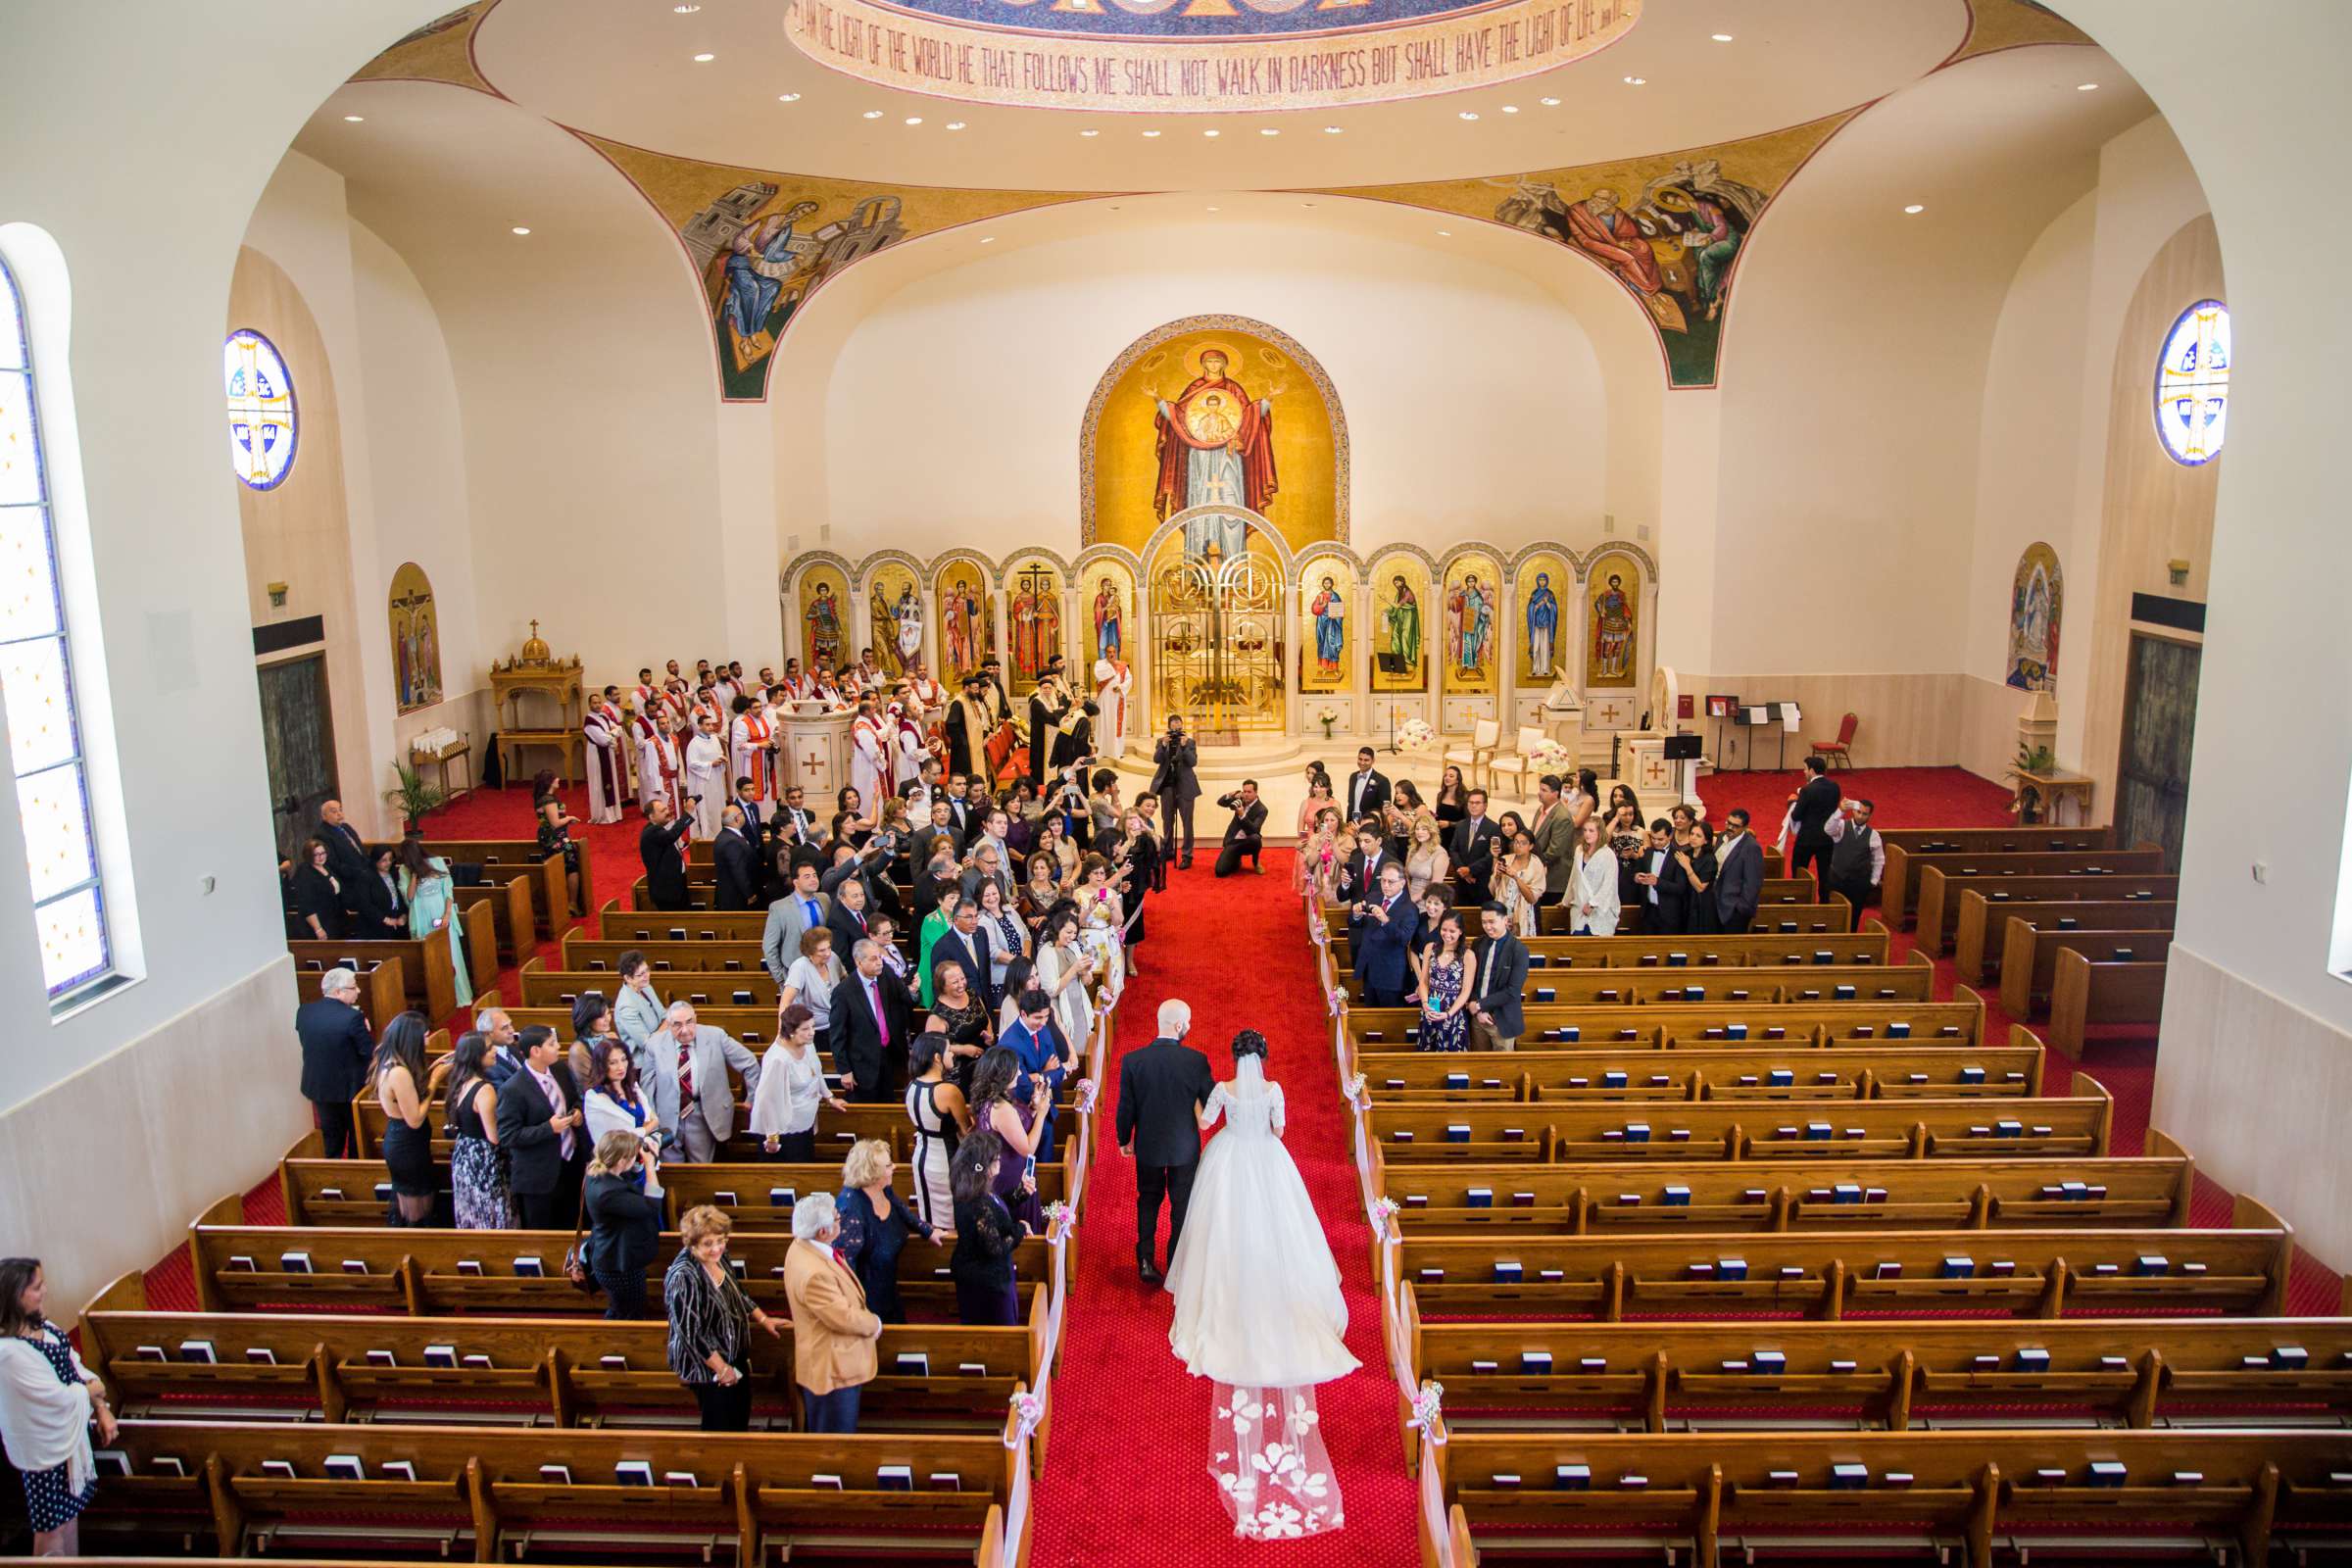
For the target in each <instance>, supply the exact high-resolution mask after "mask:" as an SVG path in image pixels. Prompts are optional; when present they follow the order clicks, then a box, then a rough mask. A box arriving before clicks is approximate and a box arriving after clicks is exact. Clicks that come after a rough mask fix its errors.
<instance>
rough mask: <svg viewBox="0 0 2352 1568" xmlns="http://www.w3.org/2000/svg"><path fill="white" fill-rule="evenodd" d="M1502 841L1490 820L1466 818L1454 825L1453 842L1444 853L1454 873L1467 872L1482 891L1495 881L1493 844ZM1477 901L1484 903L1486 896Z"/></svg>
mask: <svg viewBox="0 0 2352 1568" xmlns="http://www.w3.org/2000/svg"><path fill="white" fill-rule="evenodd" d="M1501 837H1502V829H1501V828H1500V827H1497V826H1496V825H1495V819H1494V818H1493V817H1491V816H1476V817H1472V816H1465V817H1463V818H1462V819H1461V820H1460V821H1459V822H1456V823H1454V824H1453V838H1452V840H1451V842H1449V843H1448V844H1447V845H1446V854H1447V855H1448V856H1449V857H1451V858H1452V860H1453V868H1454V869H1455V870H1456V871H1457V872H1458V871H1464V870H1467V871H1468V872H1469V873H1470V880H1471V881H1472V882H1474V883H1476V884H1477V885H1478V886H1479V887H1480V888H1482V889H1483V888H1484V887H1486V885H1487V884H1488V883H1489V882H1491V881H1493V880H1494V877H1495V841H1496V840H1497V839H1499V838H1501ZM1480 898H1481V900H1482V901H1483V899H1484V898H1485V895H1484V894H1483V893H1482V894H1481V895H1480Z"/></svg>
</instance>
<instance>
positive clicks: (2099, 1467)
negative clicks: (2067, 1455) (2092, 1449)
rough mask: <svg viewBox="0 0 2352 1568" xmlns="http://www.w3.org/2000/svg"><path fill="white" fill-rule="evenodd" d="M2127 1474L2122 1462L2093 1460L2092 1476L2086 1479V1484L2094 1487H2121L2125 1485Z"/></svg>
mask: <svg viewBox="0 0 2352 1568" xmlns="http://www.w3.org/2000/svg"><path fill="white" fill-rule="evenodd" d="M2127 1473H2128V1472H2127V1471H2126V1470H2125V1468H2124V1465H2123V1462H2122V1461H2121V1460H2118V1459H2093V1460H2091V1461H2090V1474H2089V1475H2088V1476H2087V1477H2085V1478H2084V1484H2085V1485H2087V1486H2093V1487H2120V1486H2122V1485H2123V1484H2124V1478H2125V1476H2126V1474H2127Z"/></svg>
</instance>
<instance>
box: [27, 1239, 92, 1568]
mask: <svg viewBox="0 0 2352 1568" xmlns="http://www.w3.org/2000/svg"><path fill="white" fill-rule="evenodd" d="M47 1294H48V1281H47V1280H46V1279H45V1278H44V1277H43V1276H42V1273H41V1263H40V1259H38V1258H34V1257H7V1258H0V1446H5V1448H6V1450H7V1453H8V1462H9V1463H10V1464H12V1465H14V1466H15V1467H16V1469H17V1472H18V1474H19V1475H20V1476H21V1477H22V1478H23V1479H24V1482H25V1512H26V1513H27V1515H28V1516H29V1520H28V1522H29V1523H30V1524H31V1526H32V1532H33V1538H32V1553H33V1555H34V1556H36V1557H50V1556H66V1557H72V1556H76V1555H78V1554H79V1552H80V1534H81V1527H80V1525H79V1524H78V1522H77V1521H78V1520H79V1519H80V1517H81V1510H82V1509H84V1508H86V1507H88V1506H89V1505H90V1499H91V1498H93V1497H95V1496H96V1495H98V1471H97V1461H96V1460H95V1459H94V1458H93V1457H92V1456H91V1453H90V1426H91V1424H92V1423H93V1422H94V1423H96V1425H97V1428H98V1441H99V1442H100V1443H106V1444H111V1443H113V1442H114V1441H115V1415H114V1412H113V1411H112V1410H109V1409H108V1408H107V1407H106V1386H105V1385H104V1384H102V1383H100V1382H99V1381H98V1379H97V1377H96V1376H95V1375H93V1374H92V1373H91V1371H90V1369H89V1368H88V1367H85V1366H83V1365H82V1364H81V1357H80V1356H78V1355H76V1354H74V1353H73V1346H72V1344H70V1343H69V1342H68V1341H67V1339H66V1337H65V1336H64V1335H63V1334H60V1333H59V1332H58V1331H57V1330H56V1329H54V1328H52V1327H50V1326H49V1320H48V1319H47V1318H45V1317H43V1316H42V1315H41V1303H42V1300H43V1299H44V1298H45V1297H46V1295H47Z"/></svg>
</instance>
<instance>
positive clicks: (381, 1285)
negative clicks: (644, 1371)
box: [188, 1198, 1050, 1317]
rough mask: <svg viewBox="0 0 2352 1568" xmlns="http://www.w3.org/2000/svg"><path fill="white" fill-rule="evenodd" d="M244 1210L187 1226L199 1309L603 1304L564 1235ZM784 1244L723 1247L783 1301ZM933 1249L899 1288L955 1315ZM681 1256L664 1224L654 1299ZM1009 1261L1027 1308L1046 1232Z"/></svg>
mask: <svg viewBox="0 0 2352 1568" xmlns="http://www.w3.org/2000/svg"><path fill="white" fill-rule="evenodd" d="M242 1212H243V1209H242V1206H241V1205H240V1204H239V1203H238V1202H237V1201H236V1200H235V1199H234V1198H229V1199H223V1200H222V1201H221V1202H219V1203H216V1204H214V1205H213V1206H212V1207H211V1208H210V1209H207V1210H206V1211H205V1212H204V1213H203V1214H201V1215H199V1216H198V1217H197V1220H196V1223H195V1224H194V1225H191V1226H190V1227H189V1228H188V1250H189V1260H190V1262H191V1264H192V1265H193V1267H194V1271H195V1278H196V1305H197V1308H198V1310H200V1311H204V1312H227V1311H248V1312H250V1311H258V1310H261V1309H263V1308H265V1307H288V1306H292V1307H303V1308H314V1307H319V1306H331V1307H334V1308H338V1309H343V1310H349V1309H351V1308H354V1307H365V1308H368V1309H372V1310H375V1311H383V1312H398V1313H402V1314H404V1315H407V1316H410V1317H442V1316H448V1315H449V1314H451V1313H457V1312H490V1313H503V1314H505V1315H507V1316H517V1315H519V1316H533V1317H535V1316H541V1315H550V1316H563V1315H565V1314H574V1313H581V1312H599V1313H601V1312H602V1311H603V1310H604V1304H603V1299H602V1298H601V1297H597V1296H584V1295H582V1294H581V1293H580V1292H578V1291H576V1290H574V1289H572V1287H571V1282H570V1281H568V1280H566V1279H565V1278H564V1250H565V1249H566V1248H568V1247H569V1246H570V1245H571V1233H570V1232H569V1231H443V1230H425V1229H420V1228H403V1229H388V1230H370V1229H365V1228H359V1227H347V1228H336V1229H328V1228H324V1227H317V1226H307V1227H306V1226H285V1225H272V1226H261V1225H246V1224H243V1223H242V1222H241V1219H240V1217H239V1216H241V1214H242ZM780 1217H781V1216H780ZM791 1246H792V1232H791V1231H790V1229H789V1228H787V1226H786V1225H784V1224H779V1225H778V1226H777V1228H776V1229H773V1230H767V1231H737V1232H736V1233H735V1234H734V1237H733V1238H732V1239H731V1240H730V1242H729V1243H728V1249H727V1255H728V1256H729V1257H731V1258H735V1259H737V1260H739V1261H740V1263H741V1264H742V1269H741V1278H742V1279H743V1284H744V1289H745V1290H746V1291H748V1292H749V1293H750V1294H751V1296H752V1299H754V1300H756V1301H759V1302H760V1304H761V1305H763V1306H771V1307H780V1306H781V1303H782V1302H783V1300H784V1280H783V1277H782V1274H781V1273H780V1270H781V1269H782V1268H783V1266H784V1253H785V1250H787V1249H788V1248H790V1247H791ZM932 1252H933V1250H932V1249H928V1248H924V1247H921V1246H920V1245H918V1246H916V1247H912V1248H909V1249H907V1252H906V1254H905V1255H904V1258H903V1260H902V1264H901V1270H900V1279H899V1289H900V1292H901V1294H902V1295H903V1296H904V1297H905V1298H906V1300H907V1306H908V1308H909V1310H910V1313H912V1312H919V1313H922V1314H924V1315H926V1316H931V1317H941V1316H947V1317H952V1316H954V1315H955V1310H956V1308H955V1300H956V1292H955V1286H954V1284H953V1282H951V1281H950V1280H949V1278H948V1276H947V1253H946V1251H945V1250H938V1251H937V1254H936V1256H933V1255H931V1254H932ZM292 1253H307V1254H308V1255H309V1256H310V1259H311V1264H312V1272H310V1273H304V1272H302V1271H301V1270H300V1268H299V1267H298V1266H297V1267H294V1268H289V1267H287V1266H286V1265H285V1260H286V1258H287V1256H288V1254H292ZM677 1254H678V1240H677V1236H676V1233H674V1232H665V1233H664V1234H663V1236H662V1242H661V1245H660V1246H659V1247H658V1248H656V1250H655V1256H654V1259H653V1261H652V1262H651V1263H650V1264H648V1265H647V1269H646V1276H647V1286H648V1296H649V1297H650V1298H655V1299H658V1298H659V1297H660V1295H661V1292H662V1270H663V1269H665V1268H667V1267H668V1266H669V1264H670V1261H671V1260H672V1259H673V1258H675V1257H676V1256H677ZM1013 1257H1014V1266H1015V1268H1016V1270H1017V1272H1018V1274H1019V1277H1020V1289H1021V1291H1022V1300H1023V1303H1024V1307H1023V1309H1024V1310H1026V1302H1027V1299H1028V1293H1029V1292H1031V1291H1033V1290H1036V1289H1037V1288H1038V1287H1039V1286H1040V1284H1041V1283H1042V1282H1044V1281H1046V1279H1047V1277H1048V1269H1049V1267H1050V1258H1049V1256H1048V1252H1047V1246H1046V1239H1045V1238H1044V1237H1042V1236H1031V1237H1028V1238H1026V1239H1024V1240H1023V1241H1022V1242H1021V1244H1020V1246H1019V1248H1018V1249H1017V1250H1015V1252H1014V1254H1013ZM516 1258H537V1259H538V1260H539V1266H540V1268H541V1270H542V1271H543V1272H542V1274H540V1275H536V1276H534V1275H531V1274H529V1273H528V1272H527V1271H526V1272H519V1273H518V1272H517V1271H516V1269H515V1259H516ZM240 1259H245V1260H250V1261H251V1262H252V1264H253V1267H251V1268H247V1267H245V1264H244V1262H242V1261H240ZM347 1262H356V1263H363V1264H365V1265H366V1271H365V1272H362V1271H361V1270H358V1269H353V1268H349V1267H347V1266H346V1264H347Z"/></svg>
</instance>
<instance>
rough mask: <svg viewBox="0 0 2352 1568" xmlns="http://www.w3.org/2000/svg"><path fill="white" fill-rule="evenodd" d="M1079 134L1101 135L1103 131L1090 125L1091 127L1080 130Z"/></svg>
mask: <svg viewBox="0 0 2352 1568" xmlns="http://www.w3.org/2000/svg"><path fill="white" fill-rule="evenodd" d="M1078 134H1079V135H1081V136H1100V135H1102V134H1103V133H1102V132H1101V131H1099V130H1096V129H1094V128H1092V127H1091V126H1090V127H1089V128H1087V129H1085V130H1082V131H1080V132H1079V133H1078Z"/></svg>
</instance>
